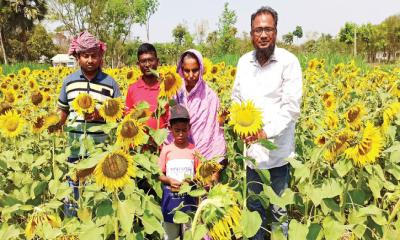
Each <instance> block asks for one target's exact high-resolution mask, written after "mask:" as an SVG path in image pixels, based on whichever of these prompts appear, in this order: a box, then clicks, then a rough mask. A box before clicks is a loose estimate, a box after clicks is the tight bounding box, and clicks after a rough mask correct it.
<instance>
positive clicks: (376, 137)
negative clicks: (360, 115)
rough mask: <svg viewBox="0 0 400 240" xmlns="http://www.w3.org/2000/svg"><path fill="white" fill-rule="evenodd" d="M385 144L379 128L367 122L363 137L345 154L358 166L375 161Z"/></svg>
mask: <svg viewBox="0 0 400 240" xmlns="http://www.w3.org/2000/svg"><path fill="white" fill-rule="evenodd" d="M383 144H384V140H383V137H382V135H381V132H380V131H379V128H377V127H374V125H373V124H372V123H370V122H367V124H366V126H365V129H364V132H363V135H362V139H361V140H360V141H359V142H358V144H356V145H355V146H353V147H351V148H348V149H347V150H346V151H345V154H346V156H347V157H348V158H350V159H352V160H353V162H354V164H356V165H357V166H365V165H367V164H370V163H374V162H375V161H376V159H377V158H378V156H379V154H380V153H381V151H382V148H383Z"/></svg>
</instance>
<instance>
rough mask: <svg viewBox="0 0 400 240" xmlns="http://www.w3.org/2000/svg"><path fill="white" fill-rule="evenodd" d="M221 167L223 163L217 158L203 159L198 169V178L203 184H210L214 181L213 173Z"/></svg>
mask: <svg viewBox="0 0 400 240" xmlns="http://www.w3.org/2000/svg"><path fill="white" fill-rule="evenodd" d="M221 169H222V166H221V164H219V163H217V162H216V161H215V160H208V161H203V162H201V163H200V165H199V166H198V167H197V169H196V179H197V180H199V181H200V182H201V183H202V184H203V185H210V184H211V183H212V182H213V175H214V174H215V173H216V172H218V171H220V170H221Z"/></svg>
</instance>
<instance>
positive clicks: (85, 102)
mask: <svg viewBox="0 0 400 240" xmlns="http://www.w3.org/2000/svg"><path fill="white" fill-rule="evenodd" d="M78 104H79V107H81V108H83V109H89V108H90V106H91V105H92V99H91V98H90V97H87V96H85V97H83V98H81V99H79V101H78Z"/></svg>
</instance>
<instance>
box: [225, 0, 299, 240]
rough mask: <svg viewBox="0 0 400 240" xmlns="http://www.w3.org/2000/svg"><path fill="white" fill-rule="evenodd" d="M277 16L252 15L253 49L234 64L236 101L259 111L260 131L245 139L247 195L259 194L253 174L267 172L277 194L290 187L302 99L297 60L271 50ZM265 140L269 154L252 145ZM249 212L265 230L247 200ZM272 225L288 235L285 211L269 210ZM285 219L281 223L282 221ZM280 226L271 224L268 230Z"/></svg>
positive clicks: (263, 11) (261, 235)
mask: <svg viewBox="0 0 400 240" xmlns="http://www.w3.org/2000/svg"><path fill="white" fill-rule="evenodd" d="M277 23H278V14H277V12H276V11H275V10H274V9H272V8H270V7H262V8H260V9H259V10H257V12H255V13H254V14H252V16H251V38H252V42H253V46H254V48H255V50H253V51H251V52H248V53H246V54H244V55H243V56H242V57H241V58H240V59H239V62H238V65H237V73H236V79H235V83H234V86H233V90H232V99H233V100H234V101H239V102H240V101H246V100H252V101H253V102H254V103H255V105H256V107H258V108H260V109H261V110H262V112H263V129H262V130H260V132H259V133H257V134H256V135H255V136H251V137H248V138H246V139H245V140H246V142H247V143H250V144H251V143H253V144H251V146H250V147H249V149H248V151H247V154H248V156H249V157H252V158H254V159H255V164H249V167H248V168H247V182H248V183H250V184H248V190H250V191H253V192H255V193H256V194H258V193H260V192H262V190H263V189H262V185H261V184H257V183H254V182H261V183H262V180H261V178H260V176H259V175H258V173H257V171H256V169H268V170H269V172H270V176H271V178H270V180H271V187H272V188H273V190H274V191H275V193H277V194H278V195H281V194H282V193H283V191H284V190H285V189H286V188H287V187H288V182H289V178H290V175H289V165H288V162H287V161H285V159H286V158H288V157H291V156H293V155H294V152H295V151H294V146H295V142H294V131H295V122H296V120H297V118H298V117H299V114H300V101H301V96H302V73H301V67H300V64H299V61H298V59H297V57H296V56H295V55H293V54H292V53H290V52H288V51H287V50H285V49H282V48H278V47H276V46H275V41H276V36H277ZM263 138H264V139H269V140H270V141H272V142H273V143H274V144H275V145H276V146H277V147H278V148H277V149H276V150H268V149H266V148H264V147H263V146H261V145H260V144H259V143H255V142H256V141H257V140H258V139H263ZM248 208H249V209H250V210H253V211H258V212H259V213H260V215H261V218H262V219H263V226H264V227H266V220H267V216H266V215H267V214H266V210H265V209H264V208H263V207H262V204H261V202H260V201H259V200H257V199H249V200H248ZM270 210H271V214H272V220H273V222H275V223H276V222H278V221H279V220H280V218H281V217H284V216H285V217H286V220H284V221H283V222H282V223H281V224H280V226H281V228H282V230H283V233H284V234H285V235H286V236H287V233H288V221H287V212H286V209H282V208H279V207H278V206H275V205H272V206H270ZM283 219H285V218H283ZM277 225H278V224H273V225H272V228H273V229H274V228H275V226H277ZM265 234H266V233H265V231H264V230H261V229H260V230H259V231H258V232H257V234H256V235H255V236H254V238H253V239H265Z"/></svg>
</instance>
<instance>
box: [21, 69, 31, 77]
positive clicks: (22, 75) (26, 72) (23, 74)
mask: <svg viewBox="0 0 400 240" xmlns="http://www.w3.org/2000/svg"><path fill="white" fill-rule="evenodd" d="M29 73H31V70H30V69H29V68H28V67H24V68H22V69H21V70H19V71H18V75H19V76H21V77H27V76H28V75H29Z"/></svg>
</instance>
